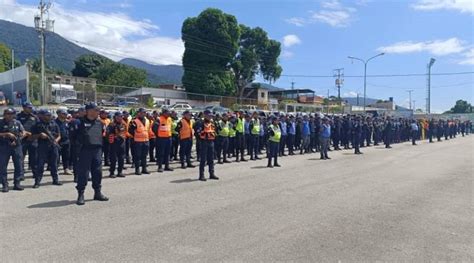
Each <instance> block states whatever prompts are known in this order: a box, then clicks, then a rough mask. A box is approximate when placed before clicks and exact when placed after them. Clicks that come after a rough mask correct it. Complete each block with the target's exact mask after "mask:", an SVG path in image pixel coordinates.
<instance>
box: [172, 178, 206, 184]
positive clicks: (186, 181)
mask: <svg viewBox="0 0 474 263" xmlns="http://www.w3.org/2000/svg"><path fill="white" fill-rule="evenodd" d="M197 181H199V180H198V179H189V178H188V179H181V180H174V181H170V183H173V184H182V183H192V182H197Z"/></svg>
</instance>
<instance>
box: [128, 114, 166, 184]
mask: <svg viewBox="0 0 474 263" xmlns="http://www.w3.org/2000/svg"><path fill="white" fill-rule="evenodd" d="M145 115H146V110H145V109H144V108H140V109H138V111H137V116H136V117H135V119H133V120H132V122H130V125H129V127H128V133H130V134H131V136H133V144H132V147H133V154H132V156H133V163H134V164H135V174H136V175H141V174H150V172H148V170H147V168H146V158H147V155H148V147H149V140H150V139H149V137H148V136H149V131H150V121H149V120H148V119H147V118H146V117H145ZM168 158H169V157H168ZM140 168H141V169H142V170H141V171H140Z"/></svg>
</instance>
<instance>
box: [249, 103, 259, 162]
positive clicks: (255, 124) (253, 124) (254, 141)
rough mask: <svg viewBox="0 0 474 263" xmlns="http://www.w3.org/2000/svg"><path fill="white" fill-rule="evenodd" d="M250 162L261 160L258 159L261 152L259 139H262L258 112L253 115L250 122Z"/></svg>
mask: <svg viewBox="0 0 474 263" xmlns="http://www.w3.org/2000/svg"><path fill="white" fill-rule="evenodd" d="M249 129H250V160H260V157H258V152H259V145H258V144H259V139H260V119H259V118H258V114H257V112H254V113H253V115H252V120H251V121H250V126H249Z"/></svg>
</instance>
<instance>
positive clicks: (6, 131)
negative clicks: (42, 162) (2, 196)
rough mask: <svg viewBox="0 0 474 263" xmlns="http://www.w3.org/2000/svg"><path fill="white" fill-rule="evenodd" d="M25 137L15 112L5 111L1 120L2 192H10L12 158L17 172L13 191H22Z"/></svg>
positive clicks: (0, 165) (0, 158)
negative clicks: (22, 143) (23, 140)
mask: <svg viewBox="0 0 474 263" xmlns="http://www.w3.org/2000/svg"><path fill="white" fill-rule="evenodd" d="M23 135H24V129H23V125H21V123H20V122H19V121H17V120H15V110H14V109H5V110H4V111H3V120H0V180H1V182H2V186H3V189H2V192H4V193H6V192H8V190H9V188H8V181H7V167H8V162H9V160H10V157H11V158H12V159H13V165H14V168H15V171H14V173H13V183H14V187H13V190H17V191H22V190H23V189H24V188H23V186H21V184H20V182H21V178H22V177H23V152H22V145H21V139H22V137H23Z"/></svg>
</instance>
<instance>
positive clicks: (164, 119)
mask: <svg viewBox="0 0 474 263" xmlns="http://www.w3.org/2000/svg"><path fill="white" fill-rule="evenodd" d="M172 123H173V120H172V119H171V117H170V112H169V110H167V109H164V110H163V111H162V112H161V115H160V119H159V122H155V124H154V125H153V132H154V133H155V134H156V142H157V147H158V158H157V165H158V172H159V173H162V172H163V171H173V169H171V168H170V151H171V136H172V132H171V126H172ZM163 165H165V169H164V170H163Z"/></svg>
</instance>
